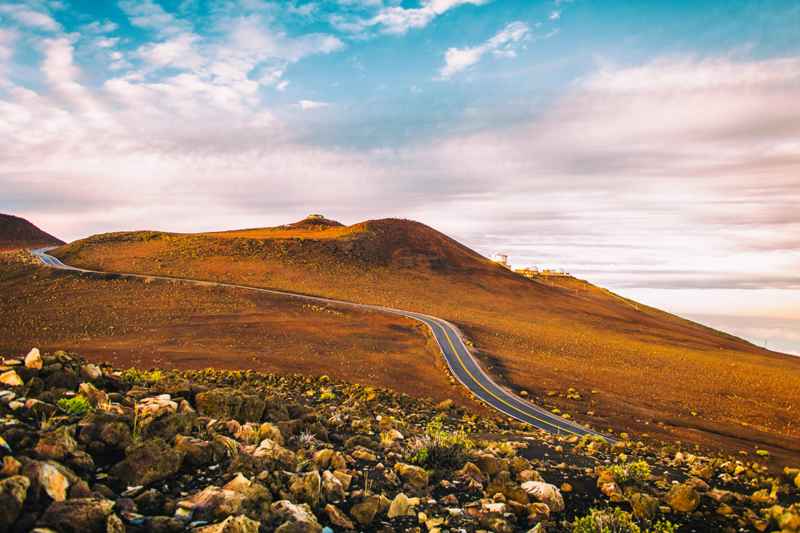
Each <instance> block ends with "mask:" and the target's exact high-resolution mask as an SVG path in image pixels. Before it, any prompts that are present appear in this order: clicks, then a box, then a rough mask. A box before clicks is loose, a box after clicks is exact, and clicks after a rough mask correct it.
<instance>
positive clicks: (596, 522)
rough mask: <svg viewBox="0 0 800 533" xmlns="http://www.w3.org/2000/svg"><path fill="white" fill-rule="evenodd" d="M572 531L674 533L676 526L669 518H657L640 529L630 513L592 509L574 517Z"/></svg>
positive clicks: (590, 532)
mask: <svg viewBox="0 0 800 533" xmlns="http://www.w3.org/2000/svg"><path fill="white" fill-rule="evenodd" d="M572 531H573V533H676V532H677V531H678V527H677V526H676V525H675V524H673V523H672V522H670V521H669V520H659V521H658V522H656V523H655V524H653V526H652V527H651V528H648V529H642V528H641V527H639V525H638V524H636V522H635V521H634V519H633V517H632V516H631V514H630V513H627V512H625V511H623V510H622V509H620V508H618V507H615V508H614V509H604V510H599V509H592V510H590V511H589V514H587V515H585V516H582V517H580V518H576V519H575V522H573V524H572Z"/></svg>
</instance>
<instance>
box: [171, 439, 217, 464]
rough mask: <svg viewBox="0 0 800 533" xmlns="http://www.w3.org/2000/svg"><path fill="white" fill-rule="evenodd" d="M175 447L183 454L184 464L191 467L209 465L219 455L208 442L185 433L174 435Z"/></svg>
mask: <svg viewBox="0 0 800 533" xmlns="http://www.w3.org/2000/svg"><path fill="white" fill-rule="evenodd" d="M175 449H176V450H178V451H179V452H181V453H182V454H183V456H184V458H183V460H184V462H185V464H186V465H187V466H190V467H193V468H199V467H203V466H206V465H210V464H211V463H213V462H214V461H215V460H216V459H218V458H220V457H219V456H221V454H218V453H217V451H216V447H215V446H214V445H212V444H211V443H210V442H208V441H205V440H202V439H198V438H195V437H187V436H185V435H178V436H177V437H175Z"/></svg>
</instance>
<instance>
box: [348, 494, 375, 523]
mask: <svg viewBox="0 0 800 533" xmlns="http://www.w3.org/2000/svg"><path fill="white" fill-rule="evenodd" d="M380 509H381V497H380V496H376V495H373V496H367V497H366V498H365V499H364V501H362V502H361V503H357V504H355V505H354V506H353V507H351V508H350V516H352V517H353V518H355V519H356V522H358V523H359V524H361V525H362V526H368V525H370V524H371V523H372V521H373V520H374V519H375V515H376V514H378V511H380Z"/></svg>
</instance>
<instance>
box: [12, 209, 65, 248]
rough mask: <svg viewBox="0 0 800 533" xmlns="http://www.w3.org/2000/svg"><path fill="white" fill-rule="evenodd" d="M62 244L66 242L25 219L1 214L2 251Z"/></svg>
mask: <svg viewBox="0 0 800 533" xmlns="http://www.w3.org/2000/svg"><path fill="white" fill-rule="evenodd" d="M60 244H64V241H62V240H60V239H57V238H55V237H53V236H52V235H50V234H49V233H45V232H44V231H42V230H40V229H39V228H37V227H36V226H34V225H33V224H31V223H30V222H28V221H27V220H25V219H24V218H20V217H17V216H14V215H4V214H2V213H0V251H2V250H16V249H20V248H44V247H46V246H58V245H60Z"/></svg>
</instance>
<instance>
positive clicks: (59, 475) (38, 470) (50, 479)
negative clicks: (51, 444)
mask: <svg viewBox="0 0 800 533" xmlns="http://www.w3.org/2000/svg"><path fill="white" fill-rule="evenodd" d="M22 473H23V475H25V476H27V477H28V479H30V480H31V482H32V483H31V485H33V487H32V490H33V491H34V492H38V491H40V490H44V492H45V493H46V494H47V496H49V497H50V498H51V499H52V500H54V501H57V502H63V501H64V500H66V499H67V490H69V487H70V484H71V483H72V481H77V476H75V474H73V473H71V472H69V471H68V469H66V468H65V467H63V466H62V465H60V464H58V463H52V462H49V461H31V462H30V463H28V464H26V466H25V468H24V469H23V471H22ZM70 478H72V480H71V479H70Z"/></svg>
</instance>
